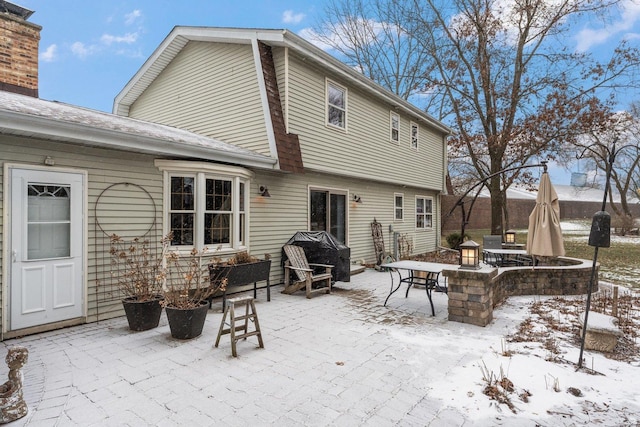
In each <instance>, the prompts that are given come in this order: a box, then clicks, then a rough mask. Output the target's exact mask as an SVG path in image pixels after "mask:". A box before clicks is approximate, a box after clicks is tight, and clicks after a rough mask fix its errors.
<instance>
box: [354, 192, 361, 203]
mask: <svg viewBox="0 0 640 427" xmlns="http://www.w3.org/2000/svg"><path fill="white" fill-rule="evenodd" d="M353 201H354V202H356V203H362V199H361V198H360V196H358V195H357V194H354V195H353Z"/></svg>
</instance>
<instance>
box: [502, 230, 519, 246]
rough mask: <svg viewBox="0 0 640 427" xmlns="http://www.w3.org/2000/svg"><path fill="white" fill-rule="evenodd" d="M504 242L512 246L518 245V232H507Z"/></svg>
mask: <svg viewBox="0 0 640 427" xmlns="http://www.w3.org/2000/svg"><path fill="white" fill-rule="evenodd" d="M504 242H505V243H508V244H510V245H512V244H515V243H516V232H515V231H514V230H507V231H505V233H504Z"/></svg>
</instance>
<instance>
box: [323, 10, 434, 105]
mask: <svg viewBox="0 0 640 427" xmlns="http://www.w3.org/2000/svg"><path fill="white" fill-rule="evenodd" d="M411 2H412V0H348V1H343V0H330V1H329V2H328V3H327V5H326V6H325V9H324V17H323V19H322V20H321V21H320V22H319V23H318V24H317V25H316V29H315V34H314V35H313V38H314V39H315V41H316V42H318V43H320V44H323V45H326V46H330V47H331V48H332V49H333V50H334V51H335V52H336V53H337V55H338V56H339V57H340V58H341V59H342V60H343V61H344V62H346V63H347V64H349V65H351V66H352V67H354V68H355V69H357V70H358V71H360V72H361V73H363V74H364V75H366V76H367V77H370V78H371V79H373V80H375V81H376V82H378V83H379V84H380V85H382V86H384V87H385V88H387V89H389V90H390V91H391V92H393V93H395V94H396V95H398V96H400V97H401V98H404V99H408V98H409V97H410V96H411V95H414V94H416V93H417V92H419V91H420V90H421V88H423V87H424V77H423V76H424V75H428V74H429V73H430V72H431V70H430V69H429V67H431V66H432V64H431V61H430V59H429V57H428V53H427V52H425V51H424V50H423V49H422V47H421V45H420V43H419V41H418V40H417V39H416V38H415V37H412V35H413V34H416V33H417V30H416V29H415V28H412V27H411V25H413V24H415V22H414V21H407V20H405V16H404V13H405V12H406V11H407V10H408V9H409V8H410V7H411Z"/></svg>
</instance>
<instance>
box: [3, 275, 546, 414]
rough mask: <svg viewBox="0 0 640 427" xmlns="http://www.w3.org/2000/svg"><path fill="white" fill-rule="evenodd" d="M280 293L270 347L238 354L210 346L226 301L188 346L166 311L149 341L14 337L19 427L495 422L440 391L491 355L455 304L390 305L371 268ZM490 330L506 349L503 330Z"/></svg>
mask: <svg viewBox="0 0 640 427" xmlns="http://www.w3.org/2000/svg"><path fill="white" fill-rule="evenodd" d="M272 290H274V292H272V300H271V302H267V301H266V292H265V291H264V290H261V291H260V292H259V294H258V298H257V304H256V307H257V312H258V316H259V320H260V326H261V329H262V335H263V338H264V343H265V348H264V349H260V348H258V344H257V339H256V337H250V338H248V339H247V340H246V341H240V342H239V343H238V357H237V358H234V357H232V356H231V344H230V340H229V336H228V335H227V336H223V337H222V340H221V343H220V346H219V347H218V348H215V347H214V342H215V338H216V335H217V331H218V327H219V324H220V320H221V318H222V312H221V305H222V304H221V302H220V301H214V307H213V308H212V309H211V310H209V313H208V316H207V321H206V324H205V328H204V331H203V334H202V335H201V336H200V337H198V338H195V339H192V340H188V341H179V340H175V339H173V338H171V336H170V333H169V327H168V324H167V322H166V316H165V314H163V317H162V319H161V323H160V326H159V327H158V328H156V329H153V330H150V331H144V332H131V331H129V330H128V326H127V322H126V319H125V318H124V317H122V318H118V319H112V320H108V321H101V322H98V323H93V324H87V325H82V326H76V327H71V328H67V329H62V330H58V331H53V332H48V333H42V334H38V335H33V336H28V337H23V338H19V339H12V340H8V341H5V342H4V345H5V346H6V347H9V346H11V345H17V344H19V345H24V346H26V347H27V348H28V349H29V362H28V363H27V365H26V368H25V370H24V373H25V379H24V384H25V398H26V400H27V404H28V406H29V413H28V415H27V416H26V417H24V418H22V419H20V420H18V421H16V422H14V423H13V424H14V425H29V426H40V425H42V426H51V425H61V426H67V425H71V426H75V425H78V426H88V425H97V426H101V425H109V426H113V425H130V426H140V425H157V426H171V425H194V426H195V425H204V426H207V425H225V426H248V425H251V426H256V425H279V426H300V425H309V426H314V425H318V426H320V425H335V426H357V425H370V426H387V425H402V426H428V425H433V426H441V425H445V426H462V425H465V426H468V425H497V424H500V422H499V421H497V419H496V418H492V419H490V420H471V419H470V417H469V415H468V414H463V413H461V412H460V411H459V410H456V409H455V408H453V407H452V406H448V405H447V403H446V402H443V401H442V399H440V398H439V397H438V390H437V389H434V386H433V384H435V383H437V382H442V381H446V378H447V374H448V372H449V371H450V370H452V369H454V368H455V367H456V366H459V365H460V364H464V363H468V362H469V361H472V360H476V359H478V358H479V357H481V356H482V354H481V353H478V352H477V351H475V353H474V350H467V347H466V346H465V341H466V340H470V339H487V335H486V334H487V332H489V331H488V328H480V327H475V326H470V325H464V324H460V323H455V322H448V321H447V320H446V318H447V296H446V295H444V294H440V293H434V296H433V299H434V305H435V308H436V316H435V317H432V316H431V315H430V314H431V313H430V311H431V310H430V307H429V304H428V301H427V298H426V295H425V293H424V290H423V289H413V290H411V292H410V293H409V297H408V298H406V299H405V297H404V288H403V290H402V291H401V292H400V291H399V292H397V293H396V294H394V295H393V296H392V297H391V298H390V299H389V303H388V305H387V307H383V306H382V303H383V301H384V299H385V297H386V296H387V294H388V292H389V275H388V274H387V273H382V272H376V271H373V270H367V271H365V272H364V273H362V274H358V275H355V276H353V277H352V278H351V281H350V282H348V283H345V282H339V283H337V284H336V286H335V288H334V292H333V293H332V294H331V295H319V296H316V297H314V298H312V299H306V298H305V297H304V293H303V292H298V293H296V294H294V295H284V294H281V293H280V292H279V290H280V287H275V288H274V289H272ZM493 326H495V328H494V327H493ZM493 326H492V329H494V330H495V339H496V341H497V342H499V340H500V334H502V333H504V325H501V324H500V321H499V320H497V321H496V322H494V324H493ZM480 330H482V331H483V334H484V335H483V336H482V337H475V338H474V335H477V334H474V331H480ZM491 334H492V333H490V335H491ZM444 335H446V336H452V335H453V336H460V338H461V339H460V340H459V341H460V344H459V345H458V346H449V347H448V348H442V347H443V346H440V347H437V348H434V349H433V351H431V350H427V351H425V348H427V349H429V347H428V343H429V340H430V339H433V340H437V338H438V337H442V336H444ZM225 338H226V339H225ZM417 340H420V343H419V345H417V344H416V342H417ZM425 341H426V343H427V344H426V345H425ZM456 342H457V341H456ZM467 342H468V341H467ZM487 345H489V344H487ZM474 347H477V346H472V348H474ZM465 392H466V391H461V393H465ZM511 422H513V419H512V420H511ZM510 425H513V424H512V423H511V424H510ZM520 425H534V423H533V422H532V421H531V420H529V421H528V422H527V421H525V422H523V423H522V424H520Z"/></svg>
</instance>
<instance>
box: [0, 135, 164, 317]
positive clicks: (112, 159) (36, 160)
mask: <svg viewBox="0 0 640 427" xmlns="http://www.w3.org/2000/svg"><path fill="white" fill-rule="evenodd" d="M27 148H28V149H27ZM46 156H50V157H51V158H52V159H53V160H54V161H55V166H54V167H52V168H51V170H55V169H56V168H65V169H74V170H77V171H79V172H83V171H86V172H87V173H88V184H87V185H88V189H87V190H86V191H87V199H88V206H86V211H87V213H88V219H87V238H88V247H87V251H88V256H87V266H86V270H85V271H86V283H87V284H88V291H87V321H89V322H91V321H96V320H101V319H107V318H110V317H115V316H121V315H123V314H124V312H123V311H122V304H121V303H120V300H119V297H118V296H116V297H115V299H116V300H117V301H116V302H110V301H106V299H107V296H105V295H99V292H100V291H103V290H104V289H105V288H104V287H102V288H100V289H98V288H97V287H96V286H97V285H96V278H97V277H99V276H102V277H104V276H105V275H106V276H108V272H105V271H103V268H102V267H99V266H102V265H104V263H105V262H106V263H107V265H108V259H109V253H108V238H104V237H103V234H102V232H101V231H100V230H99V228H98V227H97V225H96V222H95V218H96V200H97V198H98V196H99V195H100V193H101V192H103V190H104V189H106V188H107V187H108V186H110V185H111V184H115V183H124V182H129V183H132V184H137V185H140V186H141V187H143V188H144V189H145V190H146V191H148V192H149V193H150V194H151V197H152V198H153V200H154V202H155V203H156V205H157V214H156V221H157V223H158V231H159V232H160V233H161V232H162V174H161V173H160V172H159V171H158V170H157V169H156V168H155V167H154V166H153V158H152V157H151V156H145V155H138V154H133V153H124V152H118V151H115V150H102V149H95V148H88V147H78V146H76V145H71V144H61V143H52V142H48V141H38V140H32V139H22V138H13V137H6V136H0V158H1V159H2V162H0V166H2V167H4V162H6V163H14V164H17V165H43V160H44V159H45V157H46ZM2 179H3V178H2V177H0V180H2ZM0 188H2V183H1V182H0ZM109 194H110V196H109V197H106V198H104V199H101V202H100V207H101V208H100V211H99V212H98V216H99V218H101V221H103V222H104V223H103V226H104V227H105V228H106V230H107V231H108V232H117V233H119V234H130V235H137V234H140V233H143V232H144V231H146V225H147V224H148V221H149V220H150V219H151V217H148V218H147V216H146V213H147V212H149V209H148V206H145V204H146V203H148V201H147V200H148V199H141V198H140V197H139V195H140V192H139V191H138V190H136V189H135V188H134V186H132V187H131V190H128V189H127V188H126V187H125V186H121V187H120V189H119V190H118V191H113V192H110V193H109ZM3 196H4V195H3ZM2 209H3V205H2V204H1V203H0V211H1V210H2ZM130 212H132V213H130ZM136 212H137V213H136ZM1 218H2V212H0V221H1ZM136 224H137V225H136ZM4 227H5V224H0V237H2V238H4V236H6V235H7V232H8V230H5V229H4ZM143 229H144V230H143ZM96 236H98V239H96ZM105 237H106V236H105ZM0 243H1V242H0ZM105 250H106V251H107V252H106V253H105V252H104V251H105ZM3 273H4V272H3ZM0 277H2V278H3V279H4V278H5V277H6V275H5V274H2V275H1V276H0ZM3 284H4V283H3ZM4 285H8V284H4ZM3 298H4V295H3ZM98 300H100V301H101V302H98ZM4 302H5V304H6V303H7V301H4ZM3 306H4V305H3Z"/></svg>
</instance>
